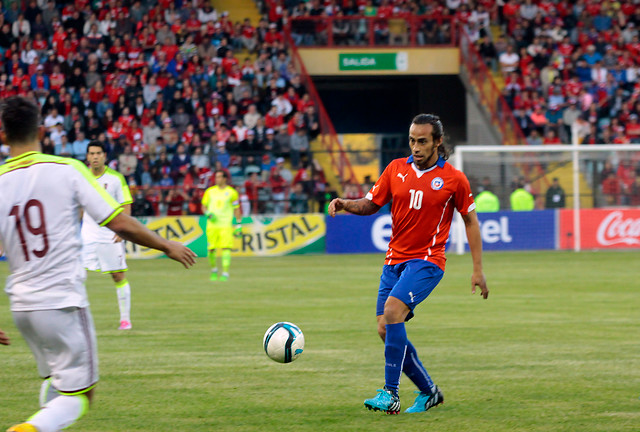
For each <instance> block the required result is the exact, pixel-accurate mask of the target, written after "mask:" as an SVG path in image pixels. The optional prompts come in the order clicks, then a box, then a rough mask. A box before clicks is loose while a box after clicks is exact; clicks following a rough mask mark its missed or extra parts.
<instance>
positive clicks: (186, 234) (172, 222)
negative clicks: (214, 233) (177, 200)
mask: <svg viewBox="0 0 640 432" xmlns="http://www.w3.org/2000/svg"><path fill="white" fill-rule="evenodd" d="M140 222H142V223H143V224H145V225H146V226H147V228H149V229H150V230H151V231H154V232H155V233H156V234H158V235H159V236H160V237H162V238H165V239H167V240H175V241H177V242H180V243H182V244H185V245H187V246H190V247H191V248H192V249H194V252H196V253H198V251H197V250H196V249H195V248H194V247H193V246H191V244H192V243H194V242H197V241H198V240H199V239H201V238H203V237H204V230H203V229H202V227H201V225H200V216H167V217H158V218H148V219H140ZM125 250H126V253H127V258H142V259H146V258H159V257H161V256H164V254H163V253H162V252H158V251H157V250H155V249H149V248H145V247H142V246H138V245H137V244H135V243H131V242H126V243H125Z"/></svg>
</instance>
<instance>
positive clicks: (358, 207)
mask: <svg viewBox="0 0 640 432" xmlns="http://www.w3.org/2000/svg"><path fill="white" fill-rule="evenodd" d="M340 210H344V211H347V212H349V213H353V214H355V215H359V216H368V215H372V214H374V213H375V212H377V211H378V210H380V206H379V205H378V204H375V203H374V202H373V201H371V200H369V199H367V198H360V199H355V200H351V199H344V198H335V199H334V200H332V201H331V203H329V215H331V217H334V216H335V215H336V213H337V212H339V211H340Z"/></svg>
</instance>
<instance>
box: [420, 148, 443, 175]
mask: <svg viewBox="0 0 640 432" xmlns="http://www.w3.org/2000/svg"><path fill="white" fill-rule="evenodd" d="M437 153H438V146H436V147H434V148H433V150H431V153H430V154H429V156H427V157H426V158H424V162H425V163H429V161H430V160H431V158H432V157H433V155H434V154H437ZM437 163H438V158H436V160H435V162H433V163H432V164H430V165H429V166H427V167H424V168H420V167H418V168H420V169H421V170H426V169H429V168H431V167H432V166H434V165H435V164H437Z"/></svg>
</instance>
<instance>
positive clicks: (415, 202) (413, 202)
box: [409, 189, 423, 210]
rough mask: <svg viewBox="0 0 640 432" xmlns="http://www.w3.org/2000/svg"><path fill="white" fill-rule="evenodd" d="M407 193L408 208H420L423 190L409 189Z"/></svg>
mask: <svg viewBox="0 0 640 432" xmlns="http://www.w3.org/2000/svg"><path fill="white" fill-rule="evenodd" d="M409 193H410V194H411V198H410V199H409V208H410V209H416V210H420V208H422V195H423V192H422V191H421V190H415V189H409Z"/></svg>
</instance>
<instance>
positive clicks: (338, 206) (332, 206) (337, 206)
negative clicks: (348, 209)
mask: <svg viewBox="0 0 640 432" xmlns="http://www.w3.org/2000/svg"><path fill="white" fill-rule="evenodd" d="M343 208H344V200H343V199H342V198H334V199H333V200H331V202H330V203H329V208H328V209H327V211H328V212H329V216H331V217H335V215H336V212H339V211H340V210H342V209H343Z"/></svg>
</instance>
